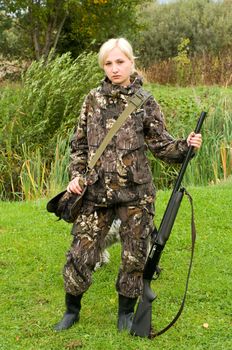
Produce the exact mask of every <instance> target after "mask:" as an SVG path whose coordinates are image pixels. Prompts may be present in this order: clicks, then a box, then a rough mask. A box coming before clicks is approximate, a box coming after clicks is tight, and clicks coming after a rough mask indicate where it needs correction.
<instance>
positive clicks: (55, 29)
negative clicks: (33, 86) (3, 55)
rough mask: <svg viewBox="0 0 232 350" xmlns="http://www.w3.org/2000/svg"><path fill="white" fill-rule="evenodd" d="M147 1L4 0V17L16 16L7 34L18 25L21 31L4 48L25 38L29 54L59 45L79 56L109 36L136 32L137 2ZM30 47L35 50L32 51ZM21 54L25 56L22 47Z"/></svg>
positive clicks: (60, 49)
mask: <svg viewBox="0 0 232 350" xmlns="http://www.w3.org/2000/svg"><path fill="white" fill-rule="evenodd" d="M148 1H149V0H142V1H141V0H116V1H112V0H84V1H76V0H49V1H48V0H46V1H31V0H2V1H0V9H2V10H3V11H4V13H5V18H6V19H11V18H12V17H14V21H11V24H12V26H11V27H10V28H8V32H5V34H6V35H8V37H9V36H10V33H14V35H15V34H17V32H16V31H15V28H16V29H17V31H18V37H17V38H16V37H14V38H13V37H11V38H10V37H9V38H8V39H9V40H8V41H7V42H6V43H7V44H8V45H9V46H7V47H5V50H4V52H5V51H8V52H7V53H8V54H10V53H11V51H10V48H11V46H12V41H13V40H14V41H17V40H16V39H18V41H19V42H20V43H21V44H23V40H24V45H23V46H24V49H26V54H27V55H29V57H31V58H36V59H37V60H39V59H40V58H41V57H42V56H44V57H45V58H46V57H48V55H49V52H50V51H51V49H52V50H53V52H54V51H55V50H56V48H57V45H58V52H59V53H60V54H62V53H65V52H67V51H69V52H72V53H73V56H74V57H77V56H79V54H80V53H81V52H83V51H87V50H88V51H90V50H92V51H93V50H94V49H96V48H97V49H98V47H99V45H100V44H102V42H103V41H104V40H105V39H108V38H109V37H110V36H115V35H117V36H118V35H123V36H125V35H126V36H128V35H129V37H130V36H131V35H135V33H136V32H138V25H137V17H136V10H137V6H138V5H139V4H142V3H147V2H148ZM128 13H130V16H128ZM12 15H13V16H12ZM0 32H1V28H0ZM22 38H23V40H22ZM59 40H60V43H59ZM0 44H1V43H0ZM16 46H18V45H16ZM28 48H31V49H32V50H31V51H30V52H29V51H28ZM12 53H14V52H12ZM21 55H22V56H23V57H25V55H24V53H23V50H21Z"/></svg>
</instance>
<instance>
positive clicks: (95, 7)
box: [58, 0, 151, 57]
mask: <svg viewBox="0 0 232 350" xmlns="http://www.w3.org/2000/svg"><path fill="white" fill-rule="evenodd" d="M149 2H151V1H150V0H114V1H112V0H101V1H99V0H86V1H83V2H82V5H81V7H79V8H78V11H72V12H69V15H68V19H67V21H66V22H65V23H64V28H63V31H62V33H61V38H60V42H59V43H58V51H59V52H61V53H63V52H64V51H70V52H72V55H73V56H74V57H76V56H77V55H78V54H79V53H80V52H81V51H82V50H86V51H87V50H88V51H89V50H92V51H96V50H98V49H99V47H100V45H101V44H102V43H103V42H104V41H105V40H107V39H109V38H112V37H120V36H123V37H126V38H128V39H129V40H132V38H136V37H137V36H138V35H139V32H140V29H141V28H140V25H139V24H138V17H137V9H138V6H140V5H142V4H145V3H149ZM128 14H129V15H128Z"/></svg>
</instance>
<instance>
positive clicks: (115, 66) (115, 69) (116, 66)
mask: <svg viewBox="0 0 232 350" xmlns="http://www.w3.org/2000/svg"><path fill="white" fill-rule="evenodd" d="M117 71H118V65H117V64H113V66H112V72H113V73H116V72H117Z"/></svg>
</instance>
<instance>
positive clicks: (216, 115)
mask: <svg viewBox="0 0 232 350" xmlns="http://www.w3.org/2000/svg"><path fill="white" fill-rule="evenodd" d="M69 59H70V58H69V56H67V55H65V57H62V59H61V58H60V59H58V58H57V61H56V63H54V62H53V65H52V64H51V66H49V68H50V69H46V68H45V71H44V72H43V71H40V70H39V69H38V70H37V68H38V66H39V64H40V63H36V64H35V65H34V66H33V67H32V70H31V71H30V74H29V73H28V75H27V78H26V81H27V82H26V85H25V86H24V85H23V86H22V88H17V89H16V88H10V87H7V88H5V89H3V90H2V94H1V97H2V98H1V99H0V108H1V111H2V114H1V117H2V125H1V128H0V139H1V151H0V169H1V172H0V174H1V175H0V192H1V198H5V199H6V198H11V199H18V198H20V199H23V198H27V199H29V198H39V197H41V196H44V195H46V194H52V193H54V192H55V191H56V188H62V187H63V188H64V187H65V186H66V184H67V181H68V173H67V167H68V161H69V144H68V143H69V138H70V136H71V134H72V130H73V128H74V126H75V124H76V120H77V116H78V115H79V109H80V106H81V102H80V101H77V97H76V96H80V97H79V98H80V100H81V101H82V100H83V97H84V92H85V93H86V92H87V91H86V90H85V91H84V88H83V87H82V84H79V85H78V86H77V84H76V81H77V80H79V81H80V82H81V81H82V80H81V75H80V78H79V79H78V78H77V77H75V70H74V71H73V70H71V71H69V69H68V67H69V63H68V64H67V62H69ZM93 59H94V58H93ZM90 61H91V60H90ZM66 64H67V65H66ZM59 69H60V70H59ZM80 71H81V69H80V70H79V73H80ZM39 72H40V75H39ZM93 72H94V71H93V69H92V68H91V65H90V68H89V73H88V74H92V75H93ZM79 73H78V74H79ZM83 74H84V75H87V71H85V70H84V68H83ZM96 77H97V75H96ZM92 78H93V77H91V78H90V79H92ZM84 79H87V77H85V78H84ZM29 82H30V83H29ZM93 83H94V81H93ZM83 85H84V87H85V83H83ZM92 86H93V85H92ZM145 88H146V89H147V90H149V91H151V92H152V94H153V95H154V96H155V99H156V100H157V101H158V102H159V103H160V105H161V108H162V111H163V112H164V115H165V119H166V125H167V128H168V130H169V132H170V133H171V134H172V135H173V136H174V137H176V138H178V137H186V136H187V135H188V133H189V132H190V131H191V130H193V129H194V128H195V125H196V122H197V119H198V117H199V115H200V112H201V111H202V110H206V111H208V115H207V118H206V121H205V124H204V125H203V131H202V132H203V137H204V142H203V147H202V149H201V151H200V152H199V153H198V154H197V156H196V157H195V158H194V159H193V161H192V162H191V164H190V166H189V167H188V169H187V173H186V175H185V182H186V184H196V185H199V184H202V185H206V184H208V183H211V182H213V183H217V182H218V181H220V180H222V179H227V178H228V177H229V176H230V175H231V174H232V151H231V149H232V143H231V142H232V134H231V130H232V124H231V123H232V118H231V114H232V105H231V103H232V99H231V95H232V91H231V88H219V87H197V88H191V87H188V88H177V87H170V86H169V87H167V86H160V85H155V84H146V86H145ZM0 93H1V92H0ZM57 116H60V119H59V118H57ZM56 118H57V120H56ZM148 157H149V160H150V164H151V167H152V172H153V179H154V183H155V185H156V186H157V188H167V187H170V186H172V184H173V181H174V179H175V178H176V174H177V171H178V167H173V166H172V165H167V164H165V163H163V162H160V161H159V160H155V159H154V157H153V156H152V155H151V154H148ZM42 184H43V185H42Z"/></svg>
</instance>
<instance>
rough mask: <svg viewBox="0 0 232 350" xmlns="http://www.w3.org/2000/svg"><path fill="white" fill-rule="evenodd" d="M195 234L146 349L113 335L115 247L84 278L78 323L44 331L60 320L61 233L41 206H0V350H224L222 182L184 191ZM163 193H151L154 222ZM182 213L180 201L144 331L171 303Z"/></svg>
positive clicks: (228, 228)
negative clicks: (90, 277) (87, 282)
mask: <svg viewBox="0 0 232 350" xmlns="http://www.w3.org/2000/svg"><path fill="white" fill-rule="evenodd" d="M188 191H189V192H190V193H191V194H192V196H193V198H194V207H195V220H196V227H197V241H196V251H195V256H194V264H193V271H192V275H191V278H190V285H189V291H188V295H187V300H186V305H185V308H184V311H183V314H182V316H181V317H180V319H179V320H178V322H177V323H176V324H175V326H174V327H172V328H171V329H170V330H169V331H168V332H167V333H165V334H164V335H161V336H160V337H158V338H155V339H154V340H152V341H151V340H149V339H142V338H138V337H132V336H130V335H128V334H127V333H126V332H123V333H118V332H117V330H116V326H115V325H116V318H117V294H116V292H115V287H114V285H115V280H116V275H117V269H118V266H119V263H120V245H119V244H116V245H114V246H113V247H111V248H110V254H111V261H110V263H109V264H108V265H105V266H104V267H102V268H101V269H99V270H98V271H97V272H96V273H95V274H94V281H93V285H92V287H91V288H90V289H89V291H88V292H87V293H86V295H85V296H84V298H83V308H82V312H81V320H80V323H79V324H77V325H75V326H74V327H72V328H71V329H69V330H68V331H65V332H60V333H55V332H54V331H53V328H52V326H53V325H54V324H55V323H56V322H57V321H58V320H59V319H60V317H61V316H62V314H63V311H64V302H63V299H64V292H63V280H62V267H63V263H64V261H65V252H66V250H67V249H68V247H69V244H70V241H71V236H70V234H69V231H70V226H69V225H68V224H66V223H64V222H61V221H60V222H57V221H56V220H55V217H53V216H52V215H51V214H49V213H47V212H46V210H45V205H46V200H44V199H41V200H39V201H36V202H18V203H17V202H11V203H10V202H1V203H0V210H1V217H0V245H1V251H0V270H1V279H0V291H1V300H0V314H1V318H0V349H1V350H16V349H20V350H45V349H46V350H63V349H64V350H65V349H88V350H103V349H106V350H111V349H113V350H114V349H115V350H130V349H131V350H132V349H133V350H145V349H146V350H148V349H159V350H162V349H165V350H182V349H183V350H186V349H191V350H203V349H204V350H206V349H207V350H208V349H210V350H230V349H231V348H232V337H231V333H232V332H231V325H232V318H231V310H232V305H231V304H232V302H231V295H232V283H231V282H232V280H231V266H232V257H231V232H232V219H231V203H232V183H231V182H227V183H221V184H218V185H212V186H208V187H191V188H188ZM169 196H170V191H159V192H158V196H157V205H156V206H157V215H156V222H157V224H158V223H159V222H160V220H161V217H162V214H163V212H164V209H165V206H166V204H167V201H168V198H169ZM190 247H191V237H190V208H189V204H188V201H187V199H185V198H184V200H183V202H182V205H181V208H180V211H179V214H178V217H177V220H176V223H175V225H174V228H173V232H172V235H171V237H170V239H169V241H168V243H167V244H166V247H165V250H164V253H163V256H162V259H161V267H162V274H161V276H160V278H159V279H158V280H157V281H154V282H153V283H152V289H153V290H154V291H155V292H156V294H157V295H158V298H157V299H156V300H155V301H154V303H153V324H154V327H155V328H157V329H161V328H162V327H164V326H165V325H167V323H168V322H169V321H170V320H171V319H172V318H173V316H174V315H175V313H176V312H177V310H178V307H179V305H180V303H181V298H182V295H183V291H184V284H185V280H186V275H187V269H188V263H189V257H190Z"/></svg>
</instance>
